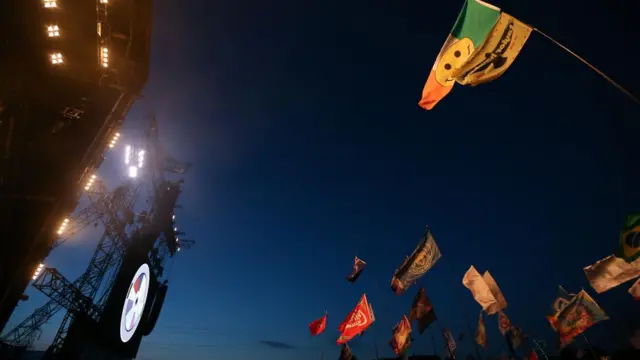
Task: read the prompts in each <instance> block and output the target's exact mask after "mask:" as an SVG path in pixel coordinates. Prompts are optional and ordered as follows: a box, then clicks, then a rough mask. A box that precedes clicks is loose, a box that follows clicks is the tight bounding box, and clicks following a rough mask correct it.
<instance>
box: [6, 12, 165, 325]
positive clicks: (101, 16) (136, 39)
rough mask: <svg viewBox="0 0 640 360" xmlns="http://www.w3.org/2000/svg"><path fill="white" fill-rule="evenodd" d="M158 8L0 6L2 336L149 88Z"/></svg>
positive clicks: (71, 227) (70, 226) (71, 222)
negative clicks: (131, 111)
mask: <svg viewBox="0 0 640 360" xmlns="http://www.w3.org/2000/svg"><path fill="white" fill-rule="evenodd" d="M152 5H153V0H127V1H124V0H89V1H86V0H24V1H0V228H1V229H2V230H0V231H1V233H0V246H1V247H2V251H0V332H1V331H2V330H3V329H4V327H5V324H6V322H7V320H8V319H9V317H10V316H11V314H12V312H13V309H14V307H15V306H16V304H17V303H18V301H19V300H20V299H21V298H23V291H24V289H25V287H26V286H27V284H28V282H29V281H30V280H31V278H32V276H33V272H34V269H36V268H38V266H39V264H40V263H42V262H43V259H44V258H45V257H46V256H47V255H48V253H49V251H50V250H51V248H52V247H54V246H52V245H55V244H54V242H55V241H56V239H57V236H58V234H57V232H58V231H59V230H60V228H61V227H62V228H65V229H73V228H77V227H78V225H79V224H77V223H74V220H79V219H73V218H72V217H70V215H69V214H70V213H71V212H72V211H73V210H74V209H75V208H76V206H77V204H78V199H79V198H80V197H81V195H82V194H83V193H84V192H85V191H87V190H85V187H86V186H87V184H89V183H91V181H92V179H93V181H95V178H94V175H95V173H96V169H97V168H98V167H99V166H100V164H101V162H102V160H103V156H104V154H105V152H106V151H108V150H109V149H110V148H112V147H113V146H115V145H116V143H117V141H118V139H119V138H120V130H119V128H120V125H121V123H122V121H123V119H124V116H125V115H126V114H127V112H128V110H129V108H130V107H131V105H132V104H133V103H134V101H135V100H136V98H137V97H138V96H139V95H140V92H141V90H142V88H143V87H144V85H145V83H146V82H147V77H148V68H149V57H150V41H151V16H152ZM94 210H95V209H94ZM88 211H93V210H88ZM98 212H100V211H98ZM87 216H89V217H90V216H91V215H89V214H87ZM63 230H64V229H63Z"/></svg>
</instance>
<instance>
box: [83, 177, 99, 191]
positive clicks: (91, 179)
mask: <svg viewBox="0 0 640 360" xmlns="http://www.w3.org/2000/svg"><path fill="white" fill-rule="evenodd" d="M94 181H96V176H95V175H91V177H90V178H89V181H87V185H85V187H84V189H85V190H89V189H91V185H93V182H94Z"/></svg>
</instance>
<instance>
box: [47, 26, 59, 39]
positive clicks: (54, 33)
mask: <svg viewBox="0 0 640 360" xmlns="http://www.w3.org/2000/svg"><path fill="white" fill-rule="evenodd" d="M47 34H48V35H49V37H50V38H53V37H58V36H60V28H59V27H58V25H49V26H47Z"/></svg>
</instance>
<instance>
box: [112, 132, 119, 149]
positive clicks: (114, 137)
mask: <svg viewBox="0 0 640 360" xmlns="http://www.w3.org/2000/svg"><path fill="white" fill-rule="evenodd" d="M118 138H120V133H119V132H117V133H115V135H113V138H112V139H111V142H110V143H109V147H110V148H113V147H114V146H115V145H116V142H117V141H118Z"/></svg>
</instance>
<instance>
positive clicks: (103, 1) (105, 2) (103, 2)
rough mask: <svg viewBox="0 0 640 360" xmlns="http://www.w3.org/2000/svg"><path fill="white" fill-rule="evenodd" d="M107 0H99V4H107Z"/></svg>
mask: <svg viewBox="0 0 640 360" xmlns="http://www.w3.org/2000/svg"><path fill="white" fill-rule="evenodd" d="M108 3H109V0H100V4H108Z"/></svg>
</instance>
